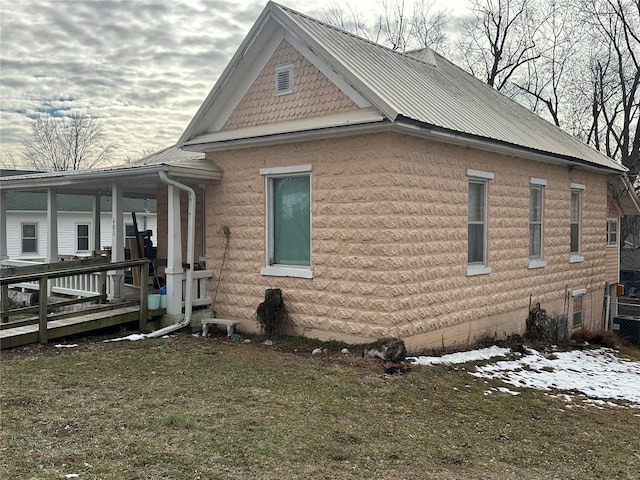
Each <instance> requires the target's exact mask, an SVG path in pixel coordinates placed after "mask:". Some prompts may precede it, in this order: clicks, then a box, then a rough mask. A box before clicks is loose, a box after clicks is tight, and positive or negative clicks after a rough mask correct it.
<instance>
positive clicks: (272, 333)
mask: <svg viewBox="0 0 640 480" xmlns="http://www.w3.org/2000/svg"><path fill="white" fill-rule="evenodd" d="M256 317H257V318H258V323H259V324H260V325H261V327H262V330H263V331H264V334H265V336H266V337H267V338H268V339H270V340H277V339H279V338H282V336H283V335H284V330H285V327H286V324H287V320H288V319H289V314H288V312H287V307H286V306H285V304H284V300H283V298H282V290H280V289H279V288H268V289H267V290H266V291H265V292H264V302H262V303H261V304H260V305H258V308H257V310H256Z"/></svg>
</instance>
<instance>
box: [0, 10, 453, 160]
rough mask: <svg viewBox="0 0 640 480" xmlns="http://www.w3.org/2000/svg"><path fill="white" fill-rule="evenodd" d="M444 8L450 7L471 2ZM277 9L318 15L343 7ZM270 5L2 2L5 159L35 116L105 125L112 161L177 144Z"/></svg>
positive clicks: (0, 84)
mask: <svg viewBox="0 0 640 480" xmlns="http://www.w3.org/2000/svg"><path fill="white" fill-rule="evenodd" d="M410 1H411V0H408V2H407V3H409V2H410ZM437 1H438V2H439V3H442V4H443V5H445V6H447V8H449V9H451V8H453V7H452V6H455V5H456V4H457V5H462V4H464V1H465V0H450V1H446V0H437ZM339 2H340V0H338V4H339V5H340V4H341V3H339ZM278 3H281V4H283V5H286V6H288V7H291V8H293V9H295V10H297V11H299V12H302V13H305V14H307V15H310V16H312V17H316V18H318V16H319V15H321V13H322V11H323V10H326V9H328V8H330V7H331V6H334V5H336V2H335V1H333V0H283V1H280V2H278ZM389 3H390V2H389ZM349 4H350V5H353V8H354V9H355V10H356V11H359V12H361V13H362V14H369V15H371V14H374V13H375V12H376V11H382V4H383V0H370V1H366V0H356V1H353V0H351V1H350V2H349ZM265 5H266V0H245V1H242V2H237V1H232V0H2V1H0V142H1V144H0V145H1V151H2V158H4V159H6V155H7V154H8V153H11V154H13V156H14V158H15V159H20V156H21V155H20V152H21V151H22V144H21V142H22V140H23V139H24V138H25V137H28V136H29V132H30V122H31V119H32V118H33V117H34V116H35V115H37V114H38V113H41V112H49V113H52V114H56V115H63V114H65V112H85V113H88V114H89V115H91V116H94V117H97V118H99V119H100V120H101V121H102V123H103V124H104V126H105V129H106V133H107V136H108V140H109V142H110V143H113V144H114V145H115V146H116V153H115V156H114V160H115V162H114V163H122V161H123V160H124V159H125V157H130V158H133V157H139V156H140V155H141V153H142V151H143V150H145V151H151V150H153V151H155V150H158V149H161V148H164V147H167V146H170V145H173V144H174V143H175V142H176V141H177V140H178V138H179V137H180V135H181V133H182V132H183V131H184V129H185V128H186V126H187V124H188V123H189V121H190V120H191V118H192V116H193V115H194V114H195V113H196V111H197V109H198V107H199V106H200V104H201V103H202V101H203V100H204V99H205V97H206V96H207V94H208V93H209V91H210V90H211V88H212V87H213V84H214V83H215V81H216V80H217V78H218V76H219V75H220V73H221V72H222V70H223V69H224V68H225V66H226V64H227V62H228V61H229V60H230V58H231V56H232V55H233V54H234V53H235V51H236V49H237V48H238V46H239V45H240V43H241V42H242V40H243V38H244V37H245V35H246V34H247V32H248V31H249V29H250V28H251V26H252V25H253V23H254V22H255V20H256V19H257V17H258V15H259V14H260V12H261V11H262V9H263V8H264V6H265ZM342 5H344V3H342ZM458 8H462V7H458Z"/></svg>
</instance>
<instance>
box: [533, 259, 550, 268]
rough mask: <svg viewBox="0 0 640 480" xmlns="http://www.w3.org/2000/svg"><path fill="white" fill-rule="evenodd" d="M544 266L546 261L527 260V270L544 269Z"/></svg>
mask: <svg viewBox="0 0 640 480" xmlns="http://www.w3.org/2000/svg"><path fill="white" fill-rule="evenodd" d="M546 266H547V261H546V260H529V268H532V269H533V268H544V267H546Z"/></svg>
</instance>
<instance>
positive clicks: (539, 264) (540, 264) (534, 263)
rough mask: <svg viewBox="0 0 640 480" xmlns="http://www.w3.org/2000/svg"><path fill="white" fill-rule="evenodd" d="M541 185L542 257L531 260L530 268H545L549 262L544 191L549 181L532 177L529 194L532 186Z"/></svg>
mask: <svg viewBox="0 0 640 480" xmlns="http://www.w3.org/2000/svg"><path fill="white" fill-rule="evenodd" d="M532 186H533V187H541V190H542V198H541V199H540V201H541V203H542V205H540V258H538V259H535V260H531V259H530V260H529V268H531V269H533V268H544V267H546V266H547V262H546V261H545V260H543V258H544V248H543V247H544V193H545V191H544V190H545V187H546V186H547V181H546V180H545V179H544V178H536V177H531V178H530V179H529V194H531V187H532ZM529 225H531V218H529Z"/></svg>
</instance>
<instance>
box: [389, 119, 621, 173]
mask: <svg viewBox="0 0 640 480" xmlns="http://www.w3.org/2000/svg"><path fill="white" fill-rule="evenodd" d="M394 125H395V128H396V130H397V131H398V132H401V133H404V134H407V135H413V136H418V137H421V138H428V139H431V140H434V141H438V142H442V143H448V144H451V145H458V146H461V147H469V148H475V149H478V150H483V151H488V152H492V153H499V154H503V155H510V156H515V157H518V158H524V159H527V160H534V161H538V162H543V163H551V164H555V165H571V166H574V167H580V168H584V169H586V170H592V171H597V172H600V173H613V172H616V173H625V172H627V171H628V169H627V168H626V167H624V166H623V165H619V168H613V167H607V166H605V165H598V164H596V163H593V162H590V161H587V160H584V159H581V158H577V157H569V156H565V155H560V154H556V153H553V152H546V151H542V150H536V149H533V148H529V147H524V146H521V145H516V144H510V143H506V142H503V141H500V140H495V139H491V138H486V137H479V136H477V135H472V134H467V133H464V132H456V131H453V130H448V129H445V128H441V127H436V126H433V125H425V124H420V123H419V122H415V121H403V120H402V119H400V120H398V121H396V122H395V123H394Z"/></svg>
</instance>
